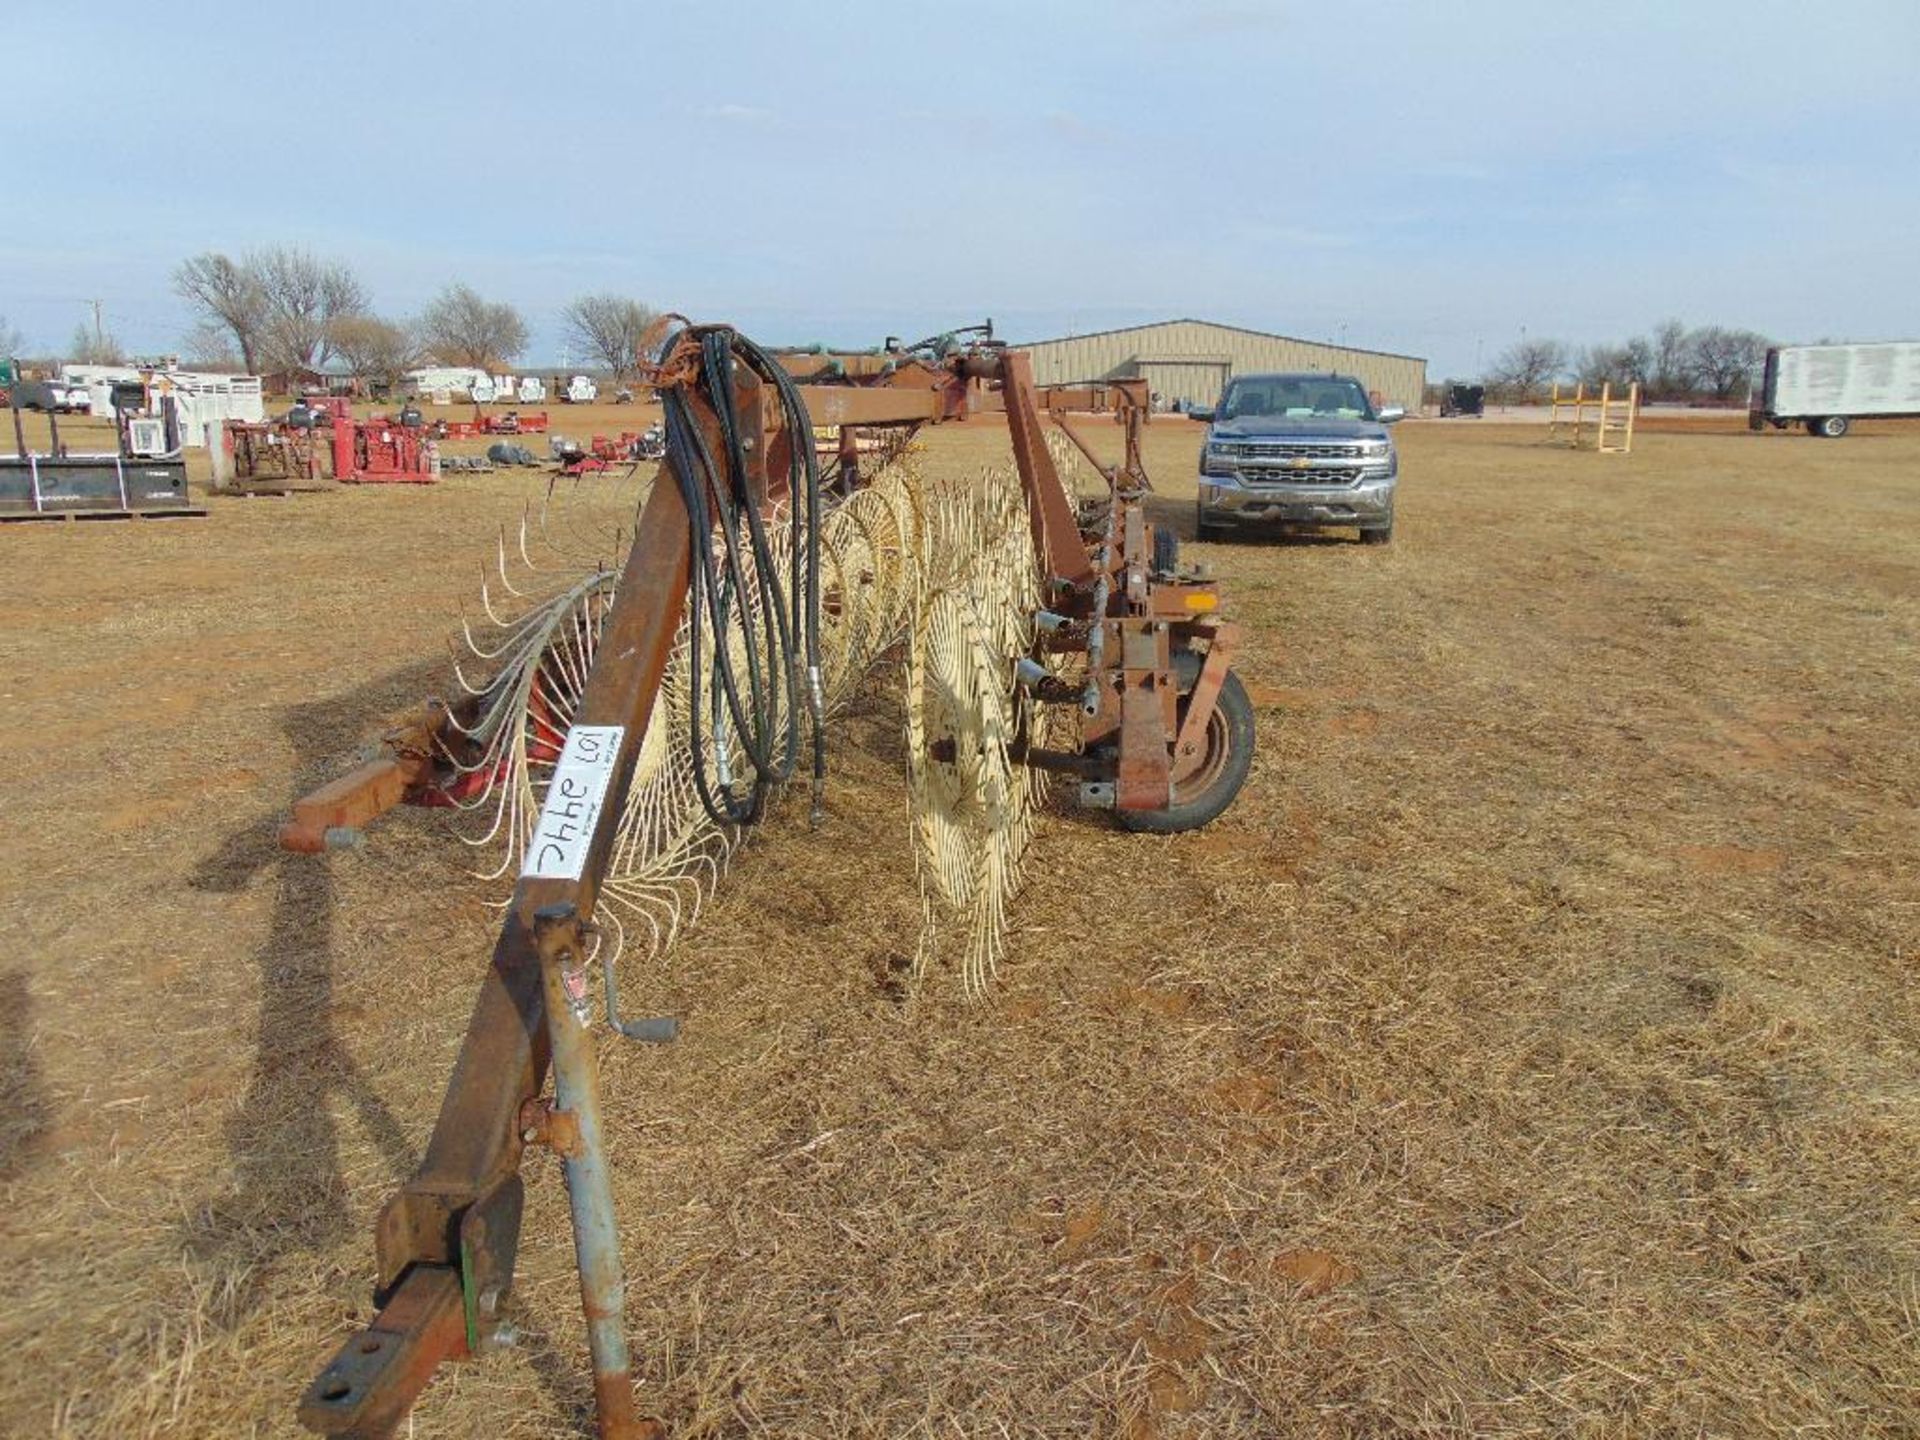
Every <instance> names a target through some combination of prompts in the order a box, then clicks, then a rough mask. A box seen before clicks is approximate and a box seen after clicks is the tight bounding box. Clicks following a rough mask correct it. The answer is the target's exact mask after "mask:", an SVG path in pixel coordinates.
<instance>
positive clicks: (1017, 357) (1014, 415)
mask: <svg viewBox="0 0 1920 1440" xmlns="http://www.w3.org/2000/svg"><path fill="white" fill-rule="evenodd" d="M982 358H983V359H986V360H987V361H988V362H989V368H988V369H987V371H986V373H988V374H991V375H993V376H994V378H997V379H998V380H999V381H1000V389H1001V392H1002V394H1003V395H1004V396H1005V398H1006V402H1007V437H1008V439H1010V440H1011V441H1012V442H1013V461H1014V464H1015V465H1016V466H1018V467H1019V470H1020V480H1021V484H1022V486H1023V488H1024V489H1025V490H1026V494H1027V516H1028V519H1029V520H1030V521H1031V523H1032V526H1033V539H1034V547H1035V549H1036V550H1037V551H1038V552H1039V559H1040V573H1041V574H1042V576H1044V577H1045V578H1046V579H1048V580H1050V581H1064V582H1066V583H1067V584H1068V585H1071V586H1085V585H1088V584H1091V583H1092V581H1093V578H1094V576H1093V562H1092V560H1091V559H1089V558H1088V555H1087V547H1086V545H1085V544H1084V543H1082V541H1081V539H1080V524H1079V521H1078V520H1077V519H1075V517H1074V513H1073V506H1072V504H1071V503H1070V502H1069V501H1068V499H1067V492H1066V488H1065V487H1064V486H1062V485H1061V483H1060V472H1059V470H1058V469H1056V468H1055V466H1054V463H1053V453H1052V452H1051V451H1050V450H1048V449H1047V442H1046V437H1045V436H1044V435H1042V434H1041V430H1040V410H1039V406H1038V405H1037V404H1036V403H1035V400H1034V395H1033V361H1032V360H1031V358H1029V357H1028V355H1027V354H1026V352H1025V351H1022V350H1001V351H997V352H995V353H994V354H993V355H991V356H986V357H982Z"/></svg>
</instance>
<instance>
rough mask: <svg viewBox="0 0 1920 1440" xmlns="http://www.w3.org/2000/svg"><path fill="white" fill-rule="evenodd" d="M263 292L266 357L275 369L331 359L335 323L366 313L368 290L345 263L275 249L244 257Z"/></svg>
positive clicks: (310, 365) (301, 368)
mask: <svg viewBox="0 0 1920 1440" xmlns="http://www.w3.org/2000/svg"><path fill="white" fill-rule="evenodd" d="M247 268H248V269H250V270H251V271H252V272H253V273H254V274H255V276H256V277H257V278H258V281H259V284H260V288H261V289H262V290H263V291H264V292H265V294H266V305H267V310H266V326H265V330H264V334H263V341H264V348H265V352H266V360H267V363H268V365H269V366H271V367H272V368H274V369H278V370H292V371H307V370H318V369H319V368H320V367H321V366H322V365H325V364H326V363H327V361H328V360H330V359H332V358H333V342H332V340H331V339H330V338H329V330H330V327H331V326H332V325H333V324H334V322H336V321H338V320H343V319H345V318H346V317H347V316H349V315H364V314H365V313H366V311H367V290H366V287H365V286H364V285H362V284H361V283H360V280H359V277H358V276H356V275H355V274H354V273H353V271H351V270H349V269H348V268H347V267H346V266H345V265H344V264H341V263H340V262H338V261H332V260H317V259H315V258H314V257H313V256H311V255H309V254H308V253H307V252H306V251H304V250H296V249H288V248H284V247H283V248H280V249H277V250H266V251H262V252H260V253H258V254H255V255H250V256H248V257H247Z"/></svg>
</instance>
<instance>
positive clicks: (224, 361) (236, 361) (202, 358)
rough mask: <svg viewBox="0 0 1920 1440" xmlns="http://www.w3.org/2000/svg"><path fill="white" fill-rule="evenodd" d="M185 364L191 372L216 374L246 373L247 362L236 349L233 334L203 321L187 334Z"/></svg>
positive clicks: (218, 325) (223, 327)
mask: <svg viewBox="0 0 1920 1440" xmlns="http://www.w3.org/2000/svg"><path fill="white" fill-rule="evenodd" d="M184 349H185V357H184V363H185V365H186V367H187V368H188V369H189V370H210V371H213V372H214V373H215V374H232V373H234V372H235V371H240V372H242V373H244V372H245V371H246V369H247V362H246V361H245V360H243V359H241V357H240V354H239V352H238V351H237V350H235V349H234V341H233V332H232V331H231V330H229V329H227V327H226V326H224V325H220V324H216V323H214V322H213V321H202V322H201V323H200V324H198V325H196V326H194V327H193V329H192V330H190V331H188V332H187V338H186V342H185V346H184Z"/></svg>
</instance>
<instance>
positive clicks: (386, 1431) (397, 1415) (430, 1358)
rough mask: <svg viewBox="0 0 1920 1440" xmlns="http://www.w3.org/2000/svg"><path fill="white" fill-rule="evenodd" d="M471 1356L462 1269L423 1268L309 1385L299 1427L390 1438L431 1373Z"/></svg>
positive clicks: (359, 1439)
mask: <svg viewBox="0 0 1920 1440" xmlns="http://www.w3.org/2000/svg"><path fill="white" fill-rule="evenodd" d="M466 1352H467V1327H466V1316H465V1312H464V1307H463V1305H462V1303H461V1292H460V1272H459V1270H458V1269H455V1268H451V1267H448V1266H445V1265H423V1266H420V1267H419V1268H417V1269H415V1270H412V1271H410V1272H408V1275H407V1278H406V1280H405V1281H404V1282H403V1283H402V1284H401V1285H400V1286H399V1287H398V1288H397V1289H396V1290H395V1291H394V1294H393V1298H392V1299H390V1300H389V1301H388V1302H387V1305H386V1308H385V1309H383V1310H382V1311H381V1312H380V1315H379V1318H378V1319H376V1320H375V1321H374V1322H373V1324H371V1325H370V1326H368V1327H367V1328H366V1329H365V1330H362V1331H360V1332H359V1333H358V1334H357V1335H355V1336H354V1337H353V1339H352V1340H351V1341H350V1342H349V1343H348V1344H347V1345H346V1346H345V1347H344V1348H343V1349H342V1350H341V1351H340V1353H339V1354H338V1355H336V1356H335V1357H334V1359H333V1363H332V1364H330V1365H328V1366H327V1368H326V1369H325V1370H322V1371H321V1372H320V1374H319V1376H318V1377H317V1378H316V1379H315V1380H314V1382H313V1383H312V1384H311V1385H309V1386H308V1387H307V1393H306V1394H305V1395H304V1396H302V1397H301V1400H300V1410H299V1416H300V1423H301V1424H303V1425H305V1426H306V1427H307V1428H308V1429H309V1430H315V1431H318V1432H319V1433H320V1434H322V1435H339V1436H345V1437H348V1440H384V1437H386V1436H387V1435H390V1434H391V1433H392V1432H393V1429H394V1427H395V1426H397V1425H398V1424H399V1423H400V1422H401V1421H402V1420H403V1419H405V1418H406V1414H407V1410H408V1408H409V1407H410V1406H411V1405H412V1404H413V1397H414V1396H415V1395H418V1394H419V1393H420V1391H421V1390H423V1389H425V1388H426V1384H427V1381H428V1380H430V1379H432V1378H433V1372H434V1371H435V1370H437V1369H439V1368H440V1366H441V1365H442V1364H443V1363H445V1362H446V1361H448V1360H452V1359H455V1358H457V1357H459V1356H461V1355H464V1354H466Z"/></svg>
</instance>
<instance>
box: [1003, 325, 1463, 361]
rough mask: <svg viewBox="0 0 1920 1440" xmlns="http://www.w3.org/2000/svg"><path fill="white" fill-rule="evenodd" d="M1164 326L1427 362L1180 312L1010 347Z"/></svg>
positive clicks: (1423, 358)
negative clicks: (1172, 316)
mask: <svg viewBox="0 0 1920 1440" xmlns="http://www.w3.org/2000/svg"><path fill="white" fill-rule="evenodd" d="M1168 325H1208V326H1211V327H1212V328H1213V329H1215V330H1231V331H1233V332H1234V333H1235V334H1236V335H1257V336H1259V337H1260V338H1261V339H1262V340H1285V341H1287V342H1289V343H1290V344H1294V345H1318V346H1319V347H1320V348H1321V349H1323V350H1345V351H1348V352H1350V353H1351V354H1354V355H1382V356H1385V357H1386V358H1387V359H1389V360H1418V361H1419V362H1420V363H1421V364H1422V365H1424V364H1426V363H1427V357H1426V356H1424V355H1403V354H1401V353H1400V352H1399V351H1398V350H1369V349H1367V348H1365V347H1364V346H1360V345H1339V344H1335V343H1334V342H1333V341H1331V340H1309V339H1307V338H1306V337H1304V336H1301V335H1280V334H1277V333H1275V332H1274V331H1272V330H1250V329H1248V328H1247V327H1246V326H1245V325H1223V324H1221V323H1220V322H1219V321H1218V320H1198V319H1195V318H1194V317H1193V316H1191V315H1181V316H1178V317H1177V318H1175V319H1172V320H1152V321H1149V322H1148V323H1147V324H1145V325H1118V326H1115V327H1114V328H1113V329H1111V330H1088V331H1086V332H1084V333H1083V334H1079V335H1055V336H1049V337H1047V338H1046V339H1044V340H1027V341H1023V342H1022V343H1021V344H1019V345H1016V346H1015V347H1014V348H1015V349H1025V348H1027V347H1029V346H1033V345H1059V344H1063V343H1065V342H1067V341H1070V340H1094V339H1098V338H1099V337H1101V336H1103V335H1125V334H1128V333H1129V332H1131V331H1136V330H1160V329H1163V328H1165V327H1166V326H1168ZM1145 358H1152V357H1145Z"/></svg>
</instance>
